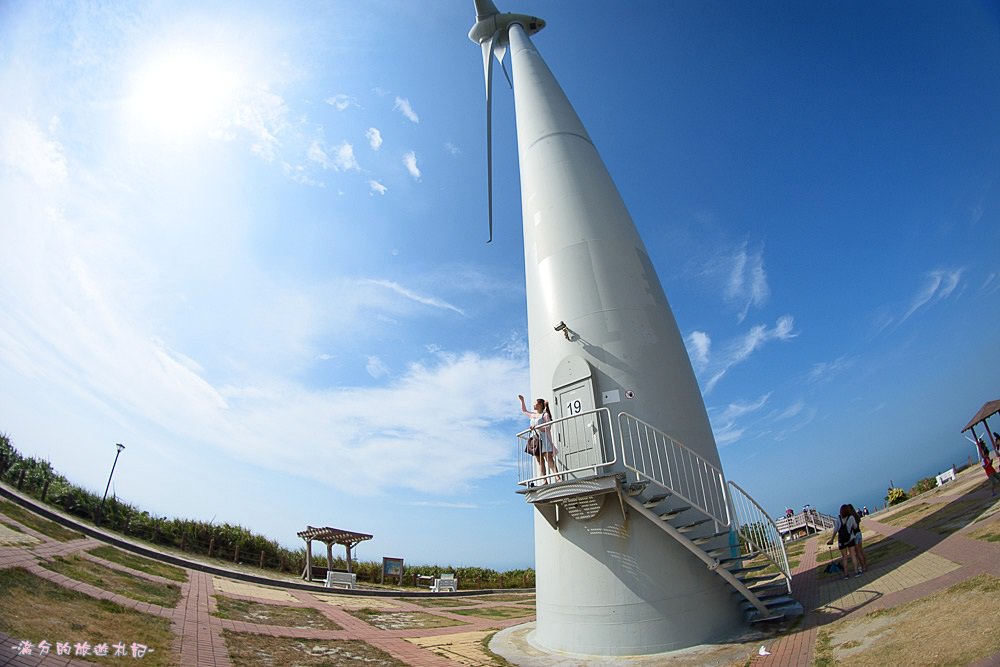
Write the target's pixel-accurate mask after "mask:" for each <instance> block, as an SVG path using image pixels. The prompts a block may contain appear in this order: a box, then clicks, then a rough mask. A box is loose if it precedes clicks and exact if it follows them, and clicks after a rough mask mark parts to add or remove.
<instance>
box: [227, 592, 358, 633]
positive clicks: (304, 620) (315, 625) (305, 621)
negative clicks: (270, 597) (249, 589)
mask: <svg viewBox="0 0 1000 667" xmlns="http://www.w3.org/2000/svg"><path fill="white" fill-rule="evenodd" d="M212 615H213V616H218V617H219V618H225V619H228V620H230V621H243V622H244V623H259V624H261V625H280V626H282V627H286V628H300V629H306V630H340V629H342V628H341V627H340V626H339V625H337V624H336V623H334V622H333V621H331V620H330V619H328V618H327V617H326V616H324V615H323V614H322V612H320V611H319V610H317V609H312V608H310V607H291V606H287V605H277V604H263V603H260V602H251V601H250V600H237V599H236V598H231V597H226V596H225V595H216V596H215V611H214V612H212Z"/></svg>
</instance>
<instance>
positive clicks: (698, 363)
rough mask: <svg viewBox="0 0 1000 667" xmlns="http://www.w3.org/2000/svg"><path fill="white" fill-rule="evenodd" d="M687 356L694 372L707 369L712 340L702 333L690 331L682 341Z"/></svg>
mask: <svg viewBox="0 0 1000 667" xmlns="http://www.w3.org/2000/svg"><path fill="white" fill-rule="evenodd" d="M684 344H685V346H686V347H687V351H688V356H689V357H691V363H692V364H693V365H694V368H695V370H696V371H703V370H705V369H706V368H708V360H709V357H710V356H711V352H712V339H711V338H710V337H709V335H708V334H707V333H705V332H704V331H692V332H691V333H689V334H688V335H687V337H686V338H685V339H684Z"/></svg>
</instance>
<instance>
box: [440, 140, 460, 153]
mask: <svg viewBox="0 0 1000 667" xmlns="http://www.w3.org/2000/svg"><path fill="white" fill-rule="evenodd" d="M444 149H445V150H446V151H447V152H448V154H449V155H451V156H455V155H461V153H462V149H461V148H459V147H458V146H456V145H455V144H453V143H451V142H450V141H446V142H444Z"/></svg>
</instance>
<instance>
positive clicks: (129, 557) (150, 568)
mask: <svg viewBox="0 0 1000 667" xmlns="http://www.w3.org/2000/svg"><path fill="white" fill-rule="evenodd" d="M87 553H89V554H92V555H94V556H97V557H98V558H103V559H104V560H108V561H111V562H112V563H118V564H119V565H124V566H125V567H128V568H131V569H133V570H138V571H139V572H145V573H146V574H154V575H156V576H158V577H163V578H164V579H171V580H173V581H180V582H185V581H187V579H188V577H187V572H186V571H184V569H182V568H179V567H177V566H175V565H170V564H169V563H163V562H160V561H157V560H152V559H150V558H143V557H142V556H137V555H136V554H133V553H129V552H127V551H122V550H121V549H115V548H114V547H109V546H102V547H97V548H96V549H90V550H89V551H87Z"/></svg>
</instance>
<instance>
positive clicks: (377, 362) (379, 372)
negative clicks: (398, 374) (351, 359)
mask: <svg viewBox="0 0 1000 667" xmlns="http://www.w3.org/2000/svg"><path fill="white" fill-rule="evenodd" d="M365 371H367V372H368V375H371V376H372V377H373V378H375V379H376V380H378V379H379V378H384V377H385V376H386V375H388V374H389V367H388V366H386V365H385V362H384V361H382V360H381V359H380V358H379V357H378V356H377V355H372V356H370V357H368V362H367V363H366V364H365Z"/></svg>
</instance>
